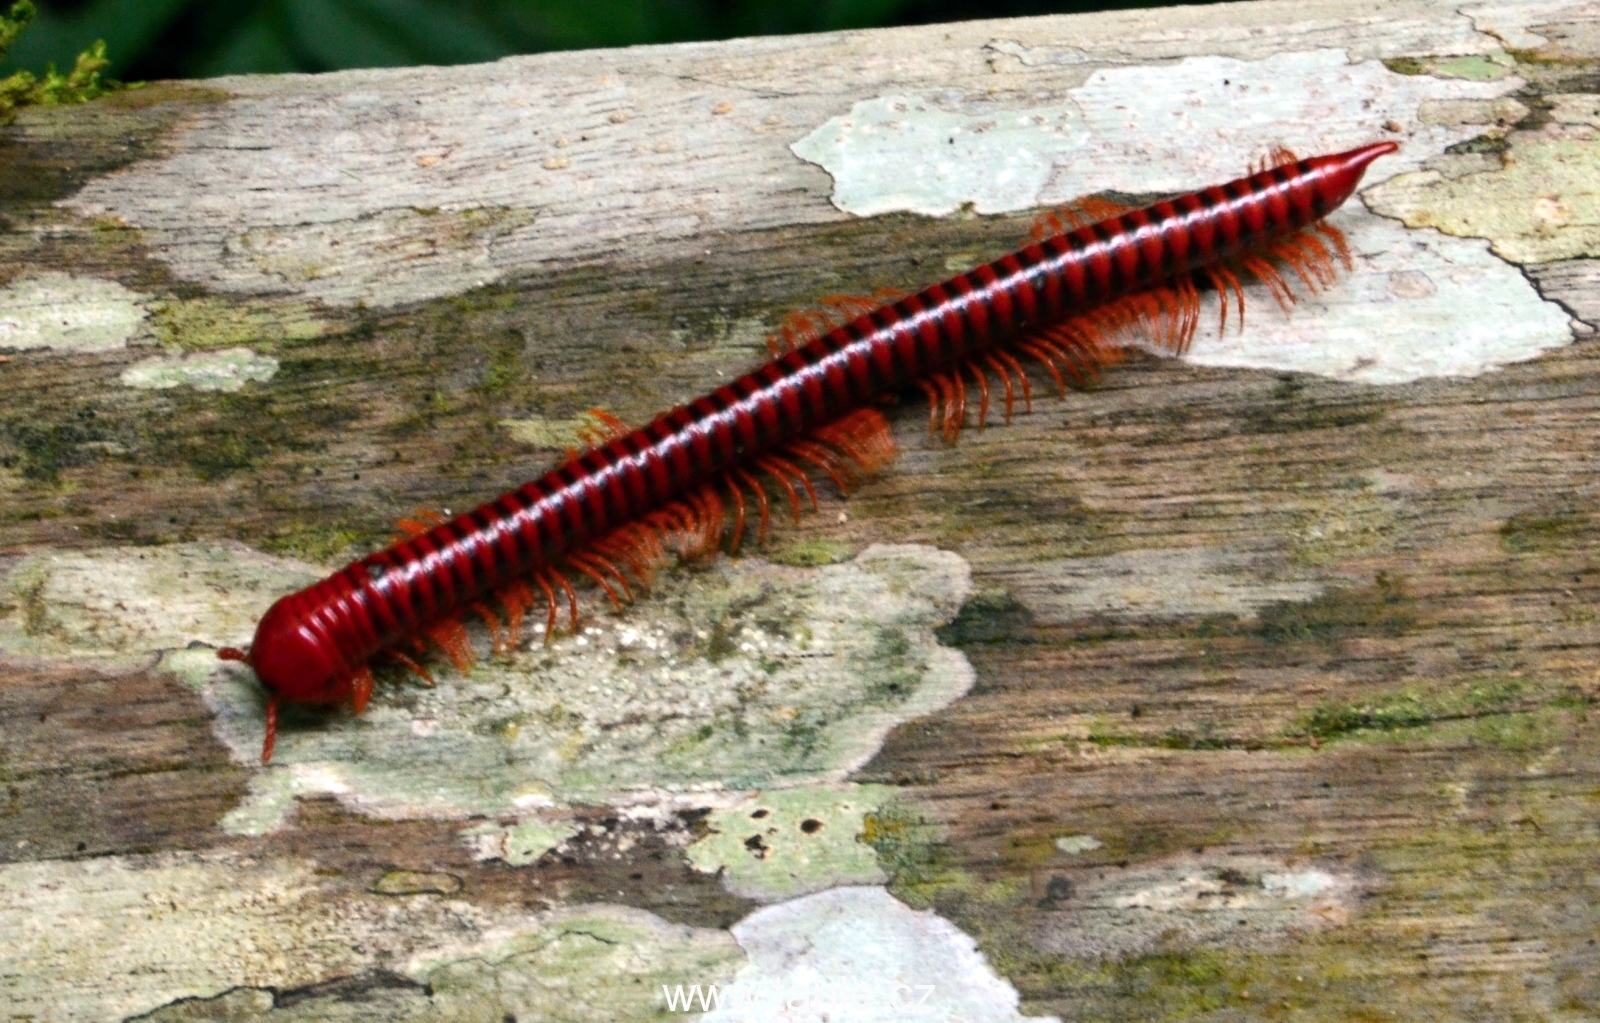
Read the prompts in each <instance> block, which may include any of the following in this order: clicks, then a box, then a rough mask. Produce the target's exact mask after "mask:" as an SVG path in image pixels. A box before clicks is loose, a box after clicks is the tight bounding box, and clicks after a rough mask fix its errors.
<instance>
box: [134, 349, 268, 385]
mask: <svg viewBox="0 0 1600 1023" xmlns="http://www.w3.org/2000/svg"><path fill="white" fill-rule="evenodd" d="M277 372H278V360H277V359H274V358H272V357H271V356H270V355H257V354H256V353H255V352H252V351H251V350H250V349H248V348H228V349H224V350H223V351H220V352H200V353H197V354H193V355H182V356H179V357H177V358H166V357H163V356H157V357H155V358H152V359H145V360H144V361H143V362H136V363H134V364H133V365H132V366H129V367H128V368H127V369H125V370H123V371H122V376H121V377H120V379H121V381H122V384H123V386H125V387H135V388H139V389H141V390H154V391H161V390H166V389H168V388H172V387H192V388H194V389H195V390H197V391H237V390H239V389H240V388H242V387H243V386H244V385H245V384H247V383H249V382H250V381H252V380H258V381H263V382H264V381H267V380H271V379H272V378H273V377H274V376H275V375H277Z"/></svg>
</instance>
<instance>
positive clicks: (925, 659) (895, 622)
mask: <svg viewBox="0 0 1600 1023" xmlns="http://www.w3.org/2000/svg"><path fill="white" fill-rule="evenodd" d="M970 585H971V584H970V576H969V570H968V566H967V564H966V562H965V561H963V560H962V559H961V558H959V557H958V556H956V555H954V554H950V553H947V552H943V551H938V550H935V549H933V548H930V547H922V546H914V545H912V546H874V547H870V548H868V549H867V550H865V551H863V552H862V553H861V554H860V555H858V556H857V557H856V558H855V559H854V560H852V561H848V562H846V563H843V564H835V565H825V566H821V567H814V568H797V567H789V566H784V565H776V564H772V563H769V562H766V561H762V560H759V559H755V558H743V559H733V558H728V557H718V558H716V559H715V560H713V561H711V562H710V563H708V564H706V565H705V566H702V567H699V568H693V569H682V570H673V571H669V572H667V573H665V574H663V575H662V576H661V578H660V579H658V581H657V585H656V587H655V590H654V591H653V592H652V593H650V594H649V595H647V596H642V597H641V599H640V600H638V601H637V602H636V603H634V604H632V605H630V606H628V607H627V608H626V609H625V610H624V611H623V612H622V613H620V614H614V613H610V612H604V613H598V614H593V615H591V616H589V617H588V618H587V619H585V620H584V622H583V623H582V626H581V628H580V629H579V630H578V631H577V633H576V634H570V633H566V632H563V633H561V634H560V635H558V636H557V637H556V638H555V640H554V642H553V643H552V644H550V645H549V646H546V645H545V644H544V643H543V642H542V641H541V640H540V639H539V637H537V636H535V637H534V638H533V640H532V641H531V642H527V643H525V644H524V645H523V647H522V648H520V649H518V650H517V651H515V652H514V653H513V654H511V655H510V656H496V657H489V658H486V659H484V660H481V661H479V662H478V663H477V664H476V665H475V666H474V667H473V668H472V669H471V670H470V671H468V672H466V673H464V674H461V673H457V672H455V671H452V670H448V669H441V670H439V671H437V672H436V675H437V678H438V685H437V686H436V687H433V688H430V687H428V686H426V685H424V684H422V683H421V682H420V681H419V680H417V679H415V678H413V677H410V676H407V675H404V674H401V673H399V672H396V673H394V674H392V675H391V674H387V673H386V674H385V675H384V677H383V679H382V681H381V682H380V684H379V687H378V691H377V693H376V694H375V696H374V698H373V700H372V703H371V705H369V706H368V708H367V710H366V713H365V714H363V715H360V716H356V715H353V714H351V713H350V712H349V711H348V710H344V709H335V710H331V711H329V710H318V709H310V710H300V709H294V708H291V709H289V710H288V712H287V713H286V714H285V716H284V720H283V724H282V727H281V729H280V731H279V735H278V743H277V750H276V753H275V754H274V758H273V762H272V766H271V768H270V769H269V770H267V771H265V772H262V773H261V774H259V775H258V776H257V777H256V779H255V781H254V783H253V788H252V796H251V798H248V799H246V800H245V801H244V803H242V804H241V805H240V806H239V807H238V808H237V809H236V810H235V811H234V812H233V814H232V815H230V817H229V819H228V822H227V823H226V826H227V827H228V828H229V829H230V830H236V831H240V832H244V833H259V832H260V831H262V830H266V829H270V828H271V827H273V826H275V824H276V822H277V821H278V820H279V819H280V818H281V815H282V814H283V813H284V812H286V811H287V810H288V809H290V808H291V807H292V805H293V799H294V797H296V796H303V795H314V794H319V793H322V794H333V795H336V796H337V797H338V798H339V799H340V800H341V801H343V802H344V803H345V804H346V805H347V806H350V807H351V808H354V809H357V810H360V811H362V812H366V813H371V814H374V815H378V816H383V817H434V818H442V819H465V818H470V817H475V816H481V817H494V818H500V817H517V818H519V819H524V818H528V815H530V814H536V813H537V811H539V810H540V809H545V808H551V807H556V808H559V807H561V806H570V805H575V804H611V805H658V806H663V807H666V806H679V805H682V806H690V805H693V806H713V805H726V804H729V803H733V802H738V801H739V800H740V799H742V798H743V797H744V794H745V793H749V792H753V791H757V790H768V789H777V788H791V787H796V786H801V785H811V784H819V783H833V782H838V781H842V780H843V779H844V777H845V776H846V775H847V774H848V773H849V772H850V771H852V770H854V769H855V768H856V767H858V766H860V765H861V764H862V763H864V762H865V761H866V760H867V759H868V758H870V757H871V756H872V755H873V754H874V753H875V752H876V751H877V749H878V747H879V745H880V744H881V742H882V740H883V737H884V735H885V734H887V732H888V731H889V729H890V728H892V727H894V726H895V725H896V724H899V723H900V722H902V721H905V720H908V719H910V718H914V717H918V716H920V715H923V714H927V713H929V712H931V711H933V710H936V709H938V708H940V707H943V706H945V705H946V704H948V703H949V702H950V701H952V700H954V699H956V698H957V697H958V696H960V695H961V694H962V693H964V692H966V690H967V688H968V687H969V686H970V685H971V681H972V669H971V666H970V665H969V664H968V663H967V661H966V658H965V657H964V656H962V655H961V654H960V653H959V652H958V651H955V650H951V649H949V648H946V647H942V646H940V645H939V643H938V641H937V640H936V639H935V637H934V635H933V630H934V628H936V627H937V626H939V625H942V624H944V623H945V622H947V621H949V620H950V619H952V618H953V617H954V616H955V614H956V612H957V611H958V609H959V608H960V606H961V603H962V601H963V600H964V599H965V597H966V594H967V592H968V590H969V588H970ZM263 596H265V594H264V595H263ZM262 605H263V609H264V605H265V600H263V601H262ZM247 640H248V633H247V632H244V631H241V632H239V633H235V634H233V635H231V636H229V637H227V641H228V642H231V643H234V644H236V645H237V644H242V643H244V642H245V641H247ZM485 645H486V643H480V649H481V648H482V647H483V646H485ZM199 653H201V652H198V651H197V652H193V653H190V654H179V655H177V656H176V658H169V666H170V667H172V668H173V669H174V670H178V669H180V668H182V669H183V671H182V673H183V674H185V675H186V677H188V678H189V679H190V681H191V684H194V685H196V686H198V687H199V688H201V690H202V691H203V692H204V693H205V694H206V698H207V700H208V702H210V704H211V705H212V707H213V708H214V709H215V711H216V713H217V717H216V726H215V727H216V729H217V731H218V734H219V735H220V736H221V738H222V739H223V741H224V742H225V743H226V744H227V745H228V746H229V747H230V748H231V749H232V750H233V751H234V754H235V756H236V757H237V758H238V759H239V760H240V761H241V762H243V763H252V762H254V761H255V760H256V758H257V755H258V751H259V750H260V747H261V739H262V720H263V698H264V697H263V694H262V691H261V689H260V686H259V684H258V683H257V682H256V680H255V678H254V676H253V675H252V674H251V673H250V671H249V670H248V669H247V668H244V667H243V666H236V665H228V664H220V663H214V662H211V661H207V660H204V659H198V660H197V659H195V654H199ZM191 662H192V663H191Z"/></svg>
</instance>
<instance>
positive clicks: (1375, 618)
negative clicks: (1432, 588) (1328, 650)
mask: <svg viewBox="0 0 1600 1023" xmlns="http://www.w3.org/2000/svg"><path fill="white" fill-rule="evenodd" d="M1416 617H1417V616H1416V610H1415V608H1414V607H1413V605H1412V600H1411V598H1410V597H1409V596H1408V595H1407V594H1406V589H1405V583H1404V582H1403V580H1401V579H1399V578H1396V577H1392V576H1390V575H1388V574H1386V573H1383V572H1379V573H1378V577H1377V579H1376V580H1375V581H1374V582H1373V584H1372V585H1371V586H1367V587H1363V588H1361V589H1358V590H1335V591H1332V592H1329V593H1327V594H1324V595H1323V596H1321V597H1318V598H1317V599H1316V600H1311V601H1305V602H1290V601H1285V602H1279V603H1274V604H1268V605H1267V606H1266V607H1263V608H1262V609H1261V611H1260V614H1259V617H1258V624H1257V625H1256V627H1255V629H1254V632H1255V633H1256V635H1258V636H1260V637H1261V638H1262V639H1264V640H1266V641H1267V642H1269V643H1273V644H1290V643H1318V644H1323V645H1328V646H1337V645H1338V644H1339V643H1341V642H1343V641H1344V640H1346V639H1353V638H1360V637H1368V636H1389V637H1393V636H1402V635H1404V634H1405V633H1407V632H1409V631H1410V630H1411V629H1412V627H1413V626H1414V625H1415V624H1416Z"/></svg>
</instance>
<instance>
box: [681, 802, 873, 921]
mask: <svg viewBox="0 0 1600 1023" xmlns="http://www.w3.org/2000/svg"><path fill="white" fill-rule="evenodd" d="M896 792H898V790H897V789H894V788H891V787H889V786H884V785H814V786H804V787H802V788H796V789H780V790H773V791H771V792H763V793H760V794H757V795H754V796H752V797H750V798H749V799H748V800H746V801H744V802H742V803H739V804H738V805H735V806H730V807H726V808H724V809H720V810H714V811H713V812H712V813H711V815H710V816H709V817H708V818H707V819H706V822H705V824H706V827H707V828H708V829H709V830H708V833H707V834H706V835H705V836H704V837H703V838H701V839H699V840H698V841H696V842H695V843H694V844H692V845H690V846H689V848H688V850H687V853H688V857H689V862H690V863H692V864H693V865H694V866H695V868H696V869H697V870H702V871H705V872H707V873H717V872H720V874H721V877H722V883H723V886H724V887H725V888H727V889H728V890H729V891H730V892H733V893H734V894H735V895H742V896H744V897H745V898H747V899H755V900H757V901H759V902H776V901H779V900H782V899H791V898H794V897H795V896H797V895H805V894H807V893H810V892H815V891H821V890H822V889H824V888H833V887H837V886H839V885H858V884H882V883H883V882H884V881H887V880H888V877H887V876H886V875H885V874H884V872H883V868H882V867H881V866H879V864H878V860H877V854H876V852H875V851H874V850H873V848H872V846H870V845H867V844H866V843H864V842H862V841H861V835H862V833H863V832H864V831H865V829H866V824H865V818H866V816H867V815H868V814H870V813H873V812H874V811H876V810H877V809H878V808H879V807H880V806H881V805H882V804H883V803H885V802H886V801H887V800H889V799H890V798H892V797H893V796H894V795H895V793H896Z"/></svg>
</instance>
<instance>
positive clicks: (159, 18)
mask: <svg viewBox="0 0 1600 1023" xmlns="http://www.w3.org/2000/svg"><path fill="white" fill-rule="evenodd" d="M1153 6H1160V5H1159V4H1156V3H1151V2H1144V0H1133V2H1129V0H1053V2H1052V0H997V2H993V3H989V4H986V5H978V4H976V3H974V2H972V0H820V2H818V0H595V2H592V3H586V4H579V3H570V2H567V0H140V2H138V3H128V2H127V0H79V2H77V3H69V2H67V0H62V2H61V3H48V4H46V7H45V10H44V11H43V12H41V14H40V16H39V19H38V24H37V25H36V26H35V28H34V30H33V31H31V32H30V33H29V34H28V37H27V38H26V39H25V40H24V41H23V45H22V46H20V47H18V48H17V50H16V51H15V53H14V54H13V56H14V57H15V58H16V59H17V60H18V62H19V63H20V65H22V66H28V65H30V64H31V65H38V64H42V63H43V62H44V61H46V60H57V61H63V62H64V61H65V60H66V59H68V58H69V57H70V56H71V54H73V53H75V52H76V51H77V47H78V46H79V45H81V43H79V42H76V40H82V39H85V38H96V37H98V38H103V39H105V40H106V41H107V42H108V43H109V44H110V47H111V51H112V52H113V53H116V54H117V55H118V60H119V64H118V71H119V72H120V73H122V74H124V75H126V76H128V77H137V78H150V79H155V78H203V77H208V76H212V75H222V74H241V73H251V72H261V73H277V72H286V71H333V70H338V69H341V68H353V67H398V66H404V65H412V64H467V63H473V62H477V61H487V60H496V59H498V58H500V57H506V56H510V55H512V54H517V53H534V52H537V51H541V50H574V49H589V48H594V47H607V46H631V45H636V44H639V43H674V42H687V41H690V40H700V39H730V38H734V37H738V36H762V35H787V34H790V33H797V32H827V31H834V30H838V29H851V28H871V27H876V26H884V25H896V24H900V25H904V24H928V23H933V22H942V21H960V20H963V19H967V18H1003V17H1015V16H1021V15H1033V14H1064V13H1071V12H1076V11H1086V10H1099V9H1103V8H1114V7H1153Z"/></svg>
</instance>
